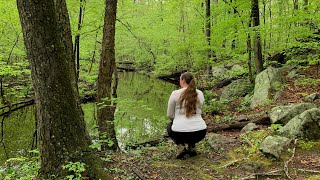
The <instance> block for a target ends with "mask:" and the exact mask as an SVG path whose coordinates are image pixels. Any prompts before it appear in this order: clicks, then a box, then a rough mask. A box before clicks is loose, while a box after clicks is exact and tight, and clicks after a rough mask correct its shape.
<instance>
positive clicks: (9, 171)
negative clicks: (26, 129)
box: [0, 150, 40, 180]
mask: <svg viewBox="0 0 320 180" xmlns="http://www.w3.org/2000/svg"><path fill="white" fill-rule="evenodd" d="M30 153H32V154H33V156H31V157H16V158H10V159H8V160H7V161H6V162H5V164H4V166H1V167H0V179H5V180H10V179H20V180H29V179H33V178H35V177H36V176H37V175H38V171H39V169H40V163H39V158H40V156H39V151H38V150H32V151H30Z"/></svg>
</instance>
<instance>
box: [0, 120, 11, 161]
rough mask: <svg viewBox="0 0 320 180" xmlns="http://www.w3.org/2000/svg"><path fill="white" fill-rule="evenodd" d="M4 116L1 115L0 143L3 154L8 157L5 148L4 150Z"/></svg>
mask: <svg viewBox="0 0 320 180" xmlns="http://www.w3.org/2000/svg"><path fill="white" fill-rule="evenodd" d="M4 118H5V116H3V117H2V121H1V144H2V147H3V149H4V153H5V155H6V157H7V159H8V158H9V156H8V153H7V150H6V145H5V144H4V127H3V122H4Z"/></svg>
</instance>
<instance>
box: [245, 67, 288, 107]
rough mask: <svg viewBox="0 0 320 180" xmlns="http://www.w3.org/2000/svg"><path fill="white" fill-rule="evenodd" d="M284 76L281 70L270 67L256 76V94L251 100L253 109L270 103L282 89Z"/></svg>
mask: <svg viewBox="0 0 320 180" xmlns="http://www.w3.org/2000/svg"><path fill="white" fill-rule="evenodd" d="M282 79H283V78H282V74H281V71H280V69H276V68H273V67H268V68H267V69H266V70H264V71H262V72H261V73H259V74H258V75H257V76H256V80H255V87H254V94H253V97H252V99H251V106H250V107H251V108H255V107H258V106H261V105H266V104H268V103H270V101H271V100H272V97H273V95H274V92H276V91H278V90H280V89H281V87H282V81H283V80H282Z"/></svg>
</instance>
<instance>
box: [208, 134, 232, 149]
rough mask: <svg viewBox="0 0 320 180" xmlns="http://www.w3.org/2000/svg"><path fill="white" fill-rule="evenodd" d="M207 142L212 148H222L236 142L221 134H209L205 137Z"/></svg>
mask: <svg viewBox="0 0 320 180" xmlns="http://www.w3.org/2000/svg"><path fill="white" fill-rule="evenodd" d="M206 139H207V142H208V143H209V144H210V146H211V147H212V148H214V149H215V148H217V147H222V146H223V145H225V144H230V143H234V142H236V141H237V140H236V139H234V138H230V137H226V136H223V135H221V134H215V133H209V134H207V135H206Z"/></svg>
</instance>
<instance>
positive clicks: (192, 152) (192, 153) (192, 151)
mask: <svg viewBox="0 0 320 180" xmlns="http://www.w3.org/2000/svg"><path fill="white" fill-rule="evenodd" d="M187 153H188V154H189V156H190V157H193V156H196V155H198V153H197V151H196V146H195V145H188V151H187Z"/></svg>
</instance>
